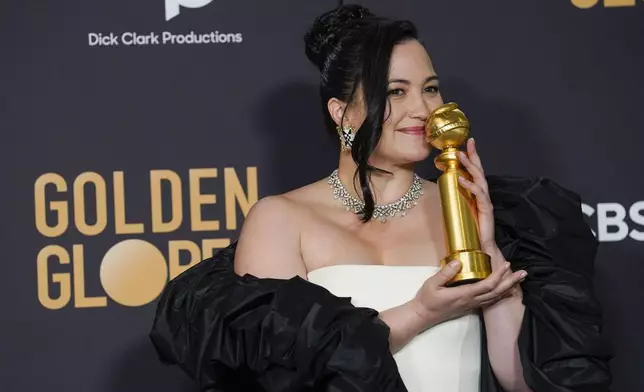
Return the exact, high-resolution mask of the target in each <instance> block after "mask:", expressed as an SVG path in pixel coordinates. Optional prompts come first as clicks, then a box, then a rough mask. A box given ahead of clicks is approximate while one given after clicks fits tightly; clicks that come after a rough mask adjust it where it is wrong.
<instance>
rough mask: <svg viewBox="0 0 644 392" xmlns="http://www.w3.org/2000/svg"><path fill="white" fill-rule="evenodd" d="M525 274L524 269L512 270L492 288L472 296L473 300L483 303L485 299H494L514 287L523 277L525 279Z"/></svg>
mask: <svg viewBox="0 0 644 392" xmlns="http://www.w3.org/2000/svg"><path fill="white" fill-rule="evenodd" d="M525 276H526V275H525V271H517V272H514V273H513V274H511V275H509V276H507V277H505V278H504V279H503V280H502V281H501V282H500V283H499V285H498V286H497V287H496V288H495V289H494V290H492V291H490V292H488V293H484V294H481V295H478V296H476V297H475V298H474V300H475V301H479V302H480V303H483V302H486V301H491V300H494V299H496V298H500V297H502V296H503V295H505V294H507V293H509V292H511V291H512V290H513V289H514V288H516V287H517V285H518V284H519V283H521V282H522V281H523V279H525Z"/></svg>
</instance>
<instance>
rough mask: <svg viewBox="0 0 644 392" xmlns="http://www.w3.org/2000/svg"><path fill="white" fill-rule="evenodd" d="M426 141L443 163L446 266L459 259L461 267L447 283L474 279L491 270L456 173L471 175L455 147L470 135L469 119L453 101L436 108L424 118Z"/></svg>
mask: <svg viewBox="0 0 644 392" xmlns="http://www.w3.org/2000/svg"><path fill="white" fill-rule="evenodd" d="M426 130H427V141H428V142H429V143H431V144H432V146H434V147H435V148H437V149H439V150H441V151H442V152H441V153H440V154H439V155H438V156H437V157H436V159H435V162H436V163H437V164H440V165H441V166H442V167H444V171H443V174H442V175H441V176H440V177H439V178H438V182H437V183H438V189H439V193H440V200H441V209H442V212H443V223H444V228H445V234H446V246H447V257H445V258H444V259H443V260H441V266H442V267H443V266H445V265H446V264H447V263H449V262H450V261H452V260H459V261H460V262H461V265H462V268H461V270H460V272H459V273H458V275H456V276H455V277H454V278H453V279H452V280H451V281H450V282H448V284H447V285H448V286H456V285H461V284H468V283H473V282H476V281H479V280H482V279H485V278H486V277H487V276H489V275H490V274H491V273H492V267H491V265H490V256H489V255H488V254H486V253H483V252H482V251H481V245H480V241H479V234H478V221H477V216H478V212H477V209H476V200H475V199H474V196H473V195H472V193H471V192H470V191H469V190H467V189H465V188H464V187H462V186H461V185H460V184H459V182H458V177H460V176H464V177H465V178H467V179H471V176H470V175H469V173H467V171H466V170H464V169H463V168H462V166H461V164H460V163H459V161H458V157H457V153H458V151H459V150H458V147H459V146H461V145H462V144H463V143H464V142H465V141H466V140H467V138H468V137H469V121H468V120H467V118H466V117H465V115H464V114H463V112H462V111H461V110H460V109H459V108H458V106H457V105H456V104H455V103H448V104H445V105H442V106H440V107H438V108H436V109H435V110H434V111H433V112H432V113H431V115H430V117H429V119H428V121H427V126H426Z"/></svg>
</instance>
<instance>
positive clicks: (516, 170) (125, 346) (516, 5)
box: [0, 0, 644, 392]
mask: <svg viewBox="0 0 644 392" xmlns="http://www.w3.org/2000/svg"><path fill="white" fill-rule="evenodd" d="M166 3H167V4H165V5H164V1H163V0H142V1H136V2H129V1H125V0H115V1H107V0H100V1H94V2H87V1H80V0H65V1H59V2H44V1H35V0H28V1H23V2H20V3H17V2H14V3H7V4H6V5H5V8H4V10H3V12H2V13H1V14H0V22H1V30H0V31H2V34H1V35H0V45H1V46H0V47H1V48H2V55H0V58H1V60H0V83H1V84H0V130H1V131H2V135H3V142H2V143H0V149H1V150H0V152H1V154H0V159H1V163H2V168H3V169H2V170H3V171H4V178H5V179H7V181H5V182H4V186H3V187H2V192H1V193H0V194H1V196H0V208H2V210H1V211H0V212H1V213H2V215H1V216H2V217H3V218H4V224H3V225H2V237H0V238H2V249H3V250H4V258H3V260H2V264H1V265H2V271H3V274H2V285H0V301H1V302H0V305H2V309H3V312H2V324H1V325H2V327H1V330H2V334H0V336H1V337H2V338H1V339H2V345H1V347H2V348H1V350H0V380H2V381H1V385H2V390H3V391H31V390H34V391H35V390H42V389H47V390H49V391H66V392H67V391H93V392H116V391H118V392H125V391H142V390H146V391H147V390H154V391H157V392H163V391H168V392H169V391H179V390H186V391H188V390H191V387H190V385H191V384H190V382H189V380H187V378H186V377H185V376H184V375H183V374H181V373H180V372H179V371H178V370H177V369H173V368H164V367H163V366H162V365H160V363H159V362H158V361H157V359H156V357H155V354H154V352H153V348H152V346H151V344H150V342H149V340H148V337H147V333H148V331H149V327H150V323H151V321H152V317H153V312H154V308H155V301H156V299H157V296H158V293H159V292H160V290H161V289H162V287H163V285H164V283H165V282H167V279H169V278H171V277H173V276H175V275H176V274H177V273H179V272H180V271H182V270H183V269H185V268H187V267H189V266H190V265H193V264H194V263H196V262H198V261H199V260H201V259H202V258H204V257H206V256H208V255H209V254H210V253H211V252H212V250H213V249H216V248H220V247H222V246H225V245H226V244H227V243H228V242H229V241H230V240H232V239H234V238H235V237H236V235H237V233H238V230H239V227H240V225H241V223H242V220H243V216H244V214H245V213H246V212H247V210H248V207H249V206H250V205H252V203H254V202H255V201H256V200H257V198H260V197H263V196H266V195H269V194H274V193H279V192H283V191H286V190H288V189H291V188H293V187H296V186H300V185H302V184H305V183H308V182H311V181H314V180H316V179H318V178H320V177H323V176H325V175H327V174H328V173H329V172H330V171H331V170H332V169H333V168H334V167H335V163H336V159H337V155H336V150H335V149H334V148H333V147H332V144H331V143H330V141H329V140H328V138H327V136H326V135H325V133H324V131H323V129H322V119H321V115H320V113H319V105H318V101H317V99H318V97H317V87H316V83H317V74H316V72H315V69H313V67H312V66H311V65H309V64H308V62H307V60H306V57H305V55H304V50H303V42H302V36H303V34H304V32H305V30H306V28H307V27H308V26H309V25H310V23H311V22H312V21H313V19H314V17H315V16H316V15H318V14H319V13H321V12H323V11H326V10H327V9H329V8H331V7H333V6H335V5H337V4H338V1H335V0H334V1H330V0H329V1H323V0H317V1H314V2H313V1H301V0H271V1H258V0H236V1H233V0H213V1H210V2H208V1H207V0H174V1H173V0H167V1H166ZM594 3H595V2H594V1H592V0H590V1H588V0H586V1H584V0H574V1H557V2H555V1H540V0H529V1H522V2H516V1H510V0H500V1H495V2H482V1H477V2H474V1H465V0H449V1H447V0H442V1H418V0H416V1H411V0H397V1H395V2H393V1H384V0H379V1H375V0H365V1H364V2H363V4H364V5H366V6H368V7H370V8H372V10H374V11H376V12H379V13H383V14H389V15H392V16H397V17H405V18H409V19H411V20H412V21H414V22H415V23H416V24H417V26H418V28H419V29H420V31H421V35H422V38H423V40H424V42H425V43H426V45H427V48H428V49H429V51H430V54H431V55H432V57H433V60H434V63H435V66H436V69H437V71H438V72H439V75H440V76H441V78H442V79H443V85H442V87H443V92H444V94H445V96H446V99H449V100H454V101H456V102H458V103H459V104H460V105H461V106H462V107H463V109H464V110H465V112H466V113H467V115H468V117H469V118H470V120H471V122H472V131H473V135H474V136H476V137H477V141H478V145H479V148H480V150H481V153H482V157H483V159H484V163H485V166H486V169H487V171H488V172H489V173H494V174H517V175H535V174H536V175H544V176H548V177H550V178H552V179H554V180H556V181H557V182H559V183H561V184H562V185H564V186H566V187H569V188H571V189H573V190H575V191H577V192H578V193H580V194H581V195H582V197H583V199H584V212H585V213H586V215H587V217H588V221H589V223H590V224H591V226H592V228H593V230H594V231H595V233H596V235H597V236H598V238H599V240H600V242H601V246H600V253H599V256H598V258H597V261H596V265H597V276H596V285H597V291H598V294H599V296H600V299H601V301H602V303H603V305H604V309H605V314H606V328H605V330H606V334H607V336H608V337H609V338H610V341H611V342H612V344H613V346H614V349H615V352H616V355H617V356H616V358H615V360H614V361H613V370H614V374H615V383H614V390H615V391H619V392H633V391H640V390H644V377H642V375H641V372H639V373H638V370H639V369H640V367H641V363H642V362H644V343H643V342H644V340H643V339H641V336H640V334H641V331H642V330H643V329H644V320H643V317H642V315H641V307H642V302H643V301H642V300H643V299H644V288H643V286H642V284H641V283H640V280H641V277H642V275H644V264H643V261H644V260H643V256H644V252H643V242H642V241H644V184H643V182H642V174H641V172H642V169H643V168H644V158H643V157H642V155H641V153H640V151H641V149H642V146H643V145H644V143H643V141H644V136H642V135H643V132H642V131H643V130H644V120H643V117H642V116H641V115H640V113H641V111H642V104H643V103H644V75H643V73H642V70H643V69H644V42H643V40H642V37H643V36H644V23H642V22H643V21H644V3H642V2H637V3H636V2H635V1H632V2H629V1H621V2H616V1H614V0H613V1H609V0H606V3H605V4H604V3H601V2H598V4H594ZM618 3H622V5H621V6H614V5H619V4H618ZM166 6H167V7H166ZM177 7H178V8H177ZM582 7H583V8H582ZM166 8H167V10H168V12H167V13H166ZM173 10H174V11H175V12H172V11H173ZM177 10H178V11H179V13H178V14H177V13H176V11H177ZM132 33H136V34H137V35H138V36H139V38H136V40H138V41H134V42H135V43H136V44H134V45H132V44H130V43H131V41H133V40H135V38H134V34H132ZM99 34H100V36H99ZM205 35H207V37H204V36H205ZM146 37H147V38H146ZM204 40H206V41H208V42H205V43H204V42H203V41H204ZM99 41H101V43H117V44H118V45H98V43H99ZM195 41H199V42H201V43H196V42H195ZM212 41H218V42H215V43H213V42H212ZM146 42H147V44H146ZM128 44H129V45H128ZM422 171H423V174H425V175H428V176H429V175H433V174H435V173H434V172H433V171H432V169H431V167H430V166H429V165H424V167H423V168H422Z"/></svg>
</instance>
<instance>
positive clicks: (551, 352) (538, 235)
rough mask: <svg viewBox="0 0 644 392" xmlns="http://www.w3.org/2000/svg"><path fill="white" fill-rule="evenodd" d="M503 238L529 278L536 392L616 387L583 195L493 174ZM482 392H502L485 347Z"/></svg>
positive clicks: (528, 336)
mask: <svg viewBox="0 0 644 392" xmlns="http://www.w3.org/2000/svg"><path fill="white" fill-rule="evenodd" d="M488 185H489V190H490V198H491V199H492V204H493V205H494V209H495V221H496V230H495V234H496V240H497V244H498V246H499V248H500V249H501V251H502V252H503V254H504V256H505V258H506V259H507V260H508V261H510V262H511V264H512V269H513V270H519V269H525V270H526V271H527V272H528V276H527V278H526V280H525V281H524V282H523V283H522V288H523V304H524V305H525V313H524V318H523V323H522V326H521V331H520V334H519V338H518V347H519V353H520V358H521V363H522V366H523V374H524V377H525V380H526V382H527V384H528V386H529V387H530V388H531V389H532V390H533V391H534V392H591V391H592V392H605V391H609V388H610V384H611V374H610V370H609V366H608V361H609V360H610V358H611V353H610V350H609V349H608V347H607V344H606V343H605V341H604V339H603V338H602V311H601V308H600V306H599V303H598V300H597V298H596V297H595V294H594V291H593V283H592V280H593V274H594V262H595V255H596V251H597V245H598V243H597V241H596V239H595V237H594V236H593V234H592V232H591V230H590V228H589V226H588V225H587V224H586V223H585V221H584V219H583V216H582V212H581V202H580V198H579V196H578V195H577V194H575V193H573V192H572V191H570V190H567V189H565V188H563V187H561V186H560V185H558V184H556V183H555V182H553V181H551V180H548V179H544V178H515V177H488ZM482 361H483V369H482V388H481V390H482V392H492V391H501V388H500V387H499V386H498V383H497V382H496V380H495V378H494V376H493V374H492V371H491V368H490V365H489V359H488V355H487V351H486V349H485V347H483V357H482Z"/></svg>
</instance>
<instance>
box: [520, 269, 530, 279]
mask: <svg viewBox="0 0 644 392" xmlns="http://www.w3.org/2000/svg"><path fill="white" fill-rule="evenodd" d="M519 276H521V278H525V277H526V276H528V273H527V272H525V271H521V273H520V274H519Z"/></svg>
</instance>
